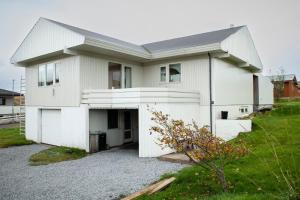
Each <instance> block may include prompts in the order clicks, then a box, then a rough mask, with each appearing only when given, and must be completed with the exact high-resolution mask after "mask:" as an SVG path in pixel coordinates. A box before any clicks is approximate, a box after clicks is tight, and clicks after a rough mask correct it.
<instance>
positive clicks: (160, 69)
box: [159, 66, 168, 83]
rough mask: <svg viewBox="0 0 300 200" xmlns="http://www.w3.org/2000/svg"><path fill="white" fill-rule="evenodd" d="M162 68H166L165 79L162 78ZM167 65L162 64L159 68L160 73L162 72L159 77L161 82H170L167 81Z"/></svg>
mask: <svg viewBox="0 0 300 200" xmlns="http://www.w3.org/2000/svg"><path fill="white" fill-rule="evenodd" d="M162 69H165V74H164V76H165V80H162ZM167 71H168V70H167V66H161V67H160V68H159V73H160V77H159V80H160V82H161V83H166V82H168V81H167Z"/></svg>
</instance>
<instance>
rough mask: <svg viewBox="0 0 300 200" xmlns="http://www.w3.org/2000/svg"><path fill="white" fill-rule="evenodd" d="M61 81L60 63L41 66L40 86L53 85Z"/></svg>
mask: <svg viewBox="0 0 300 200" xmlns="http://www.w3.org/2000/svg"><path fill="white" fill-rule="evenodd" d="M55 83H59V66H58V64H54V63H49V64H46V65H40V66H39V82H38V85H39V86H45V85H53V84H55Z"/></svg>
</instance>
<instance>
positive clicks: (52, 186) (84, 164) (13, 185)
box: [0, 144, 185, 200]
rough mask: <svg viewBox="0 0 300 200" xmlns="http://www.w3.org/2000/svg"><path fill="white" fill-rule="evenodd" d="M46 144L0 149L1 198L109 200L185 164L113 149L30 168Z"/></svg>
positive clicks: (126, 150) (132, 151)
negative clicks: (30, 160)
mask: <svg viewBox="0 0 300 200" xmlns="http://www.w3.org/2000/svg"><path fill="white" fill-rule="evenodd" d="M48 147H49V146H47V145H40V144H35V145H27V146H20V147H11V148H6V149H0V180H1V181H0V199H1V200H2V199H3V200H4V199H5V200H8V199H14V200H15V199H22V200H27V199H28V200H29V199H30V200H34V199H46V200H47V199H49V200H53V199H64V200H68V199H72V200H74V199H85V200H94V199H97V200H106V199H108V200H110V199H117V198H118V197H120V195H126V194H130V193H133V192H136V191H138V190H140V189H142V188H143V187H145V186H146V185H148V184H150V183H152V182H154V181H156V180H157V179H159V177H160V176H161V175H163V174H164V173H167V172H174V171H177V170H179V169H181V168H183V167H185V165H181V164H176V163H169V162H164V161H159V160H158V159H156V158H139V157H138V152H137V150H132V149H115V150H110V151H105V152H99V153H96V154H92V155H89V156H87V157H85V158H82V159H79V160H73V161H66V162H60V163H55V164H50V165H44V166H29V164H28V159H29V157H30V155H32V154H34V153H36V152H39V151H41V150H44V149H47V148H48Z"/></svg>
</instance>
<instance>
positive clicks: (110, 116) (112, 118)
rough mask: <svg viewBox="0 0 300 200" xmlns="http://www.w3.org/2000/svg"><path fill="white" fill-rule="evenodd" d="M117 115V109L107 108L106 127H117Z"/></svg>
mask: <svg viewBox="0 0 300 200" xmlns="http://www.w3.org/2000/svg"><path fill="white" fill-rule="evenodd" d="M118 120H119V117H118V110H107V127H108V129H113V128H118V127H119V123H118Z"/></svg>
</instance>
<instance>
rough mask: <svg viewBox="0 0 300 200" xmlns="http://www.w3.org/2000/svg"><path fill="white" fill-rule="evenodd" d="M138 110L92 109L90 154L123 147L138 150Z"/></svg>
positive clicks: (90, 114)
mask: <svg viewBox="0 0 300 200" xmlns="http://www.w3.org/2000/svg"><path fill="white" fill-rule="evenodd" d="M138 130H139V129H138V110H137V109H90V110H89V140H90V152H91V153H94V152H98V151H101V150H106V149H111V148H114V147H121V148H124V149H136V150H138V141H139V139H138V137H139V133H138Z"/></svg>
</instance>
